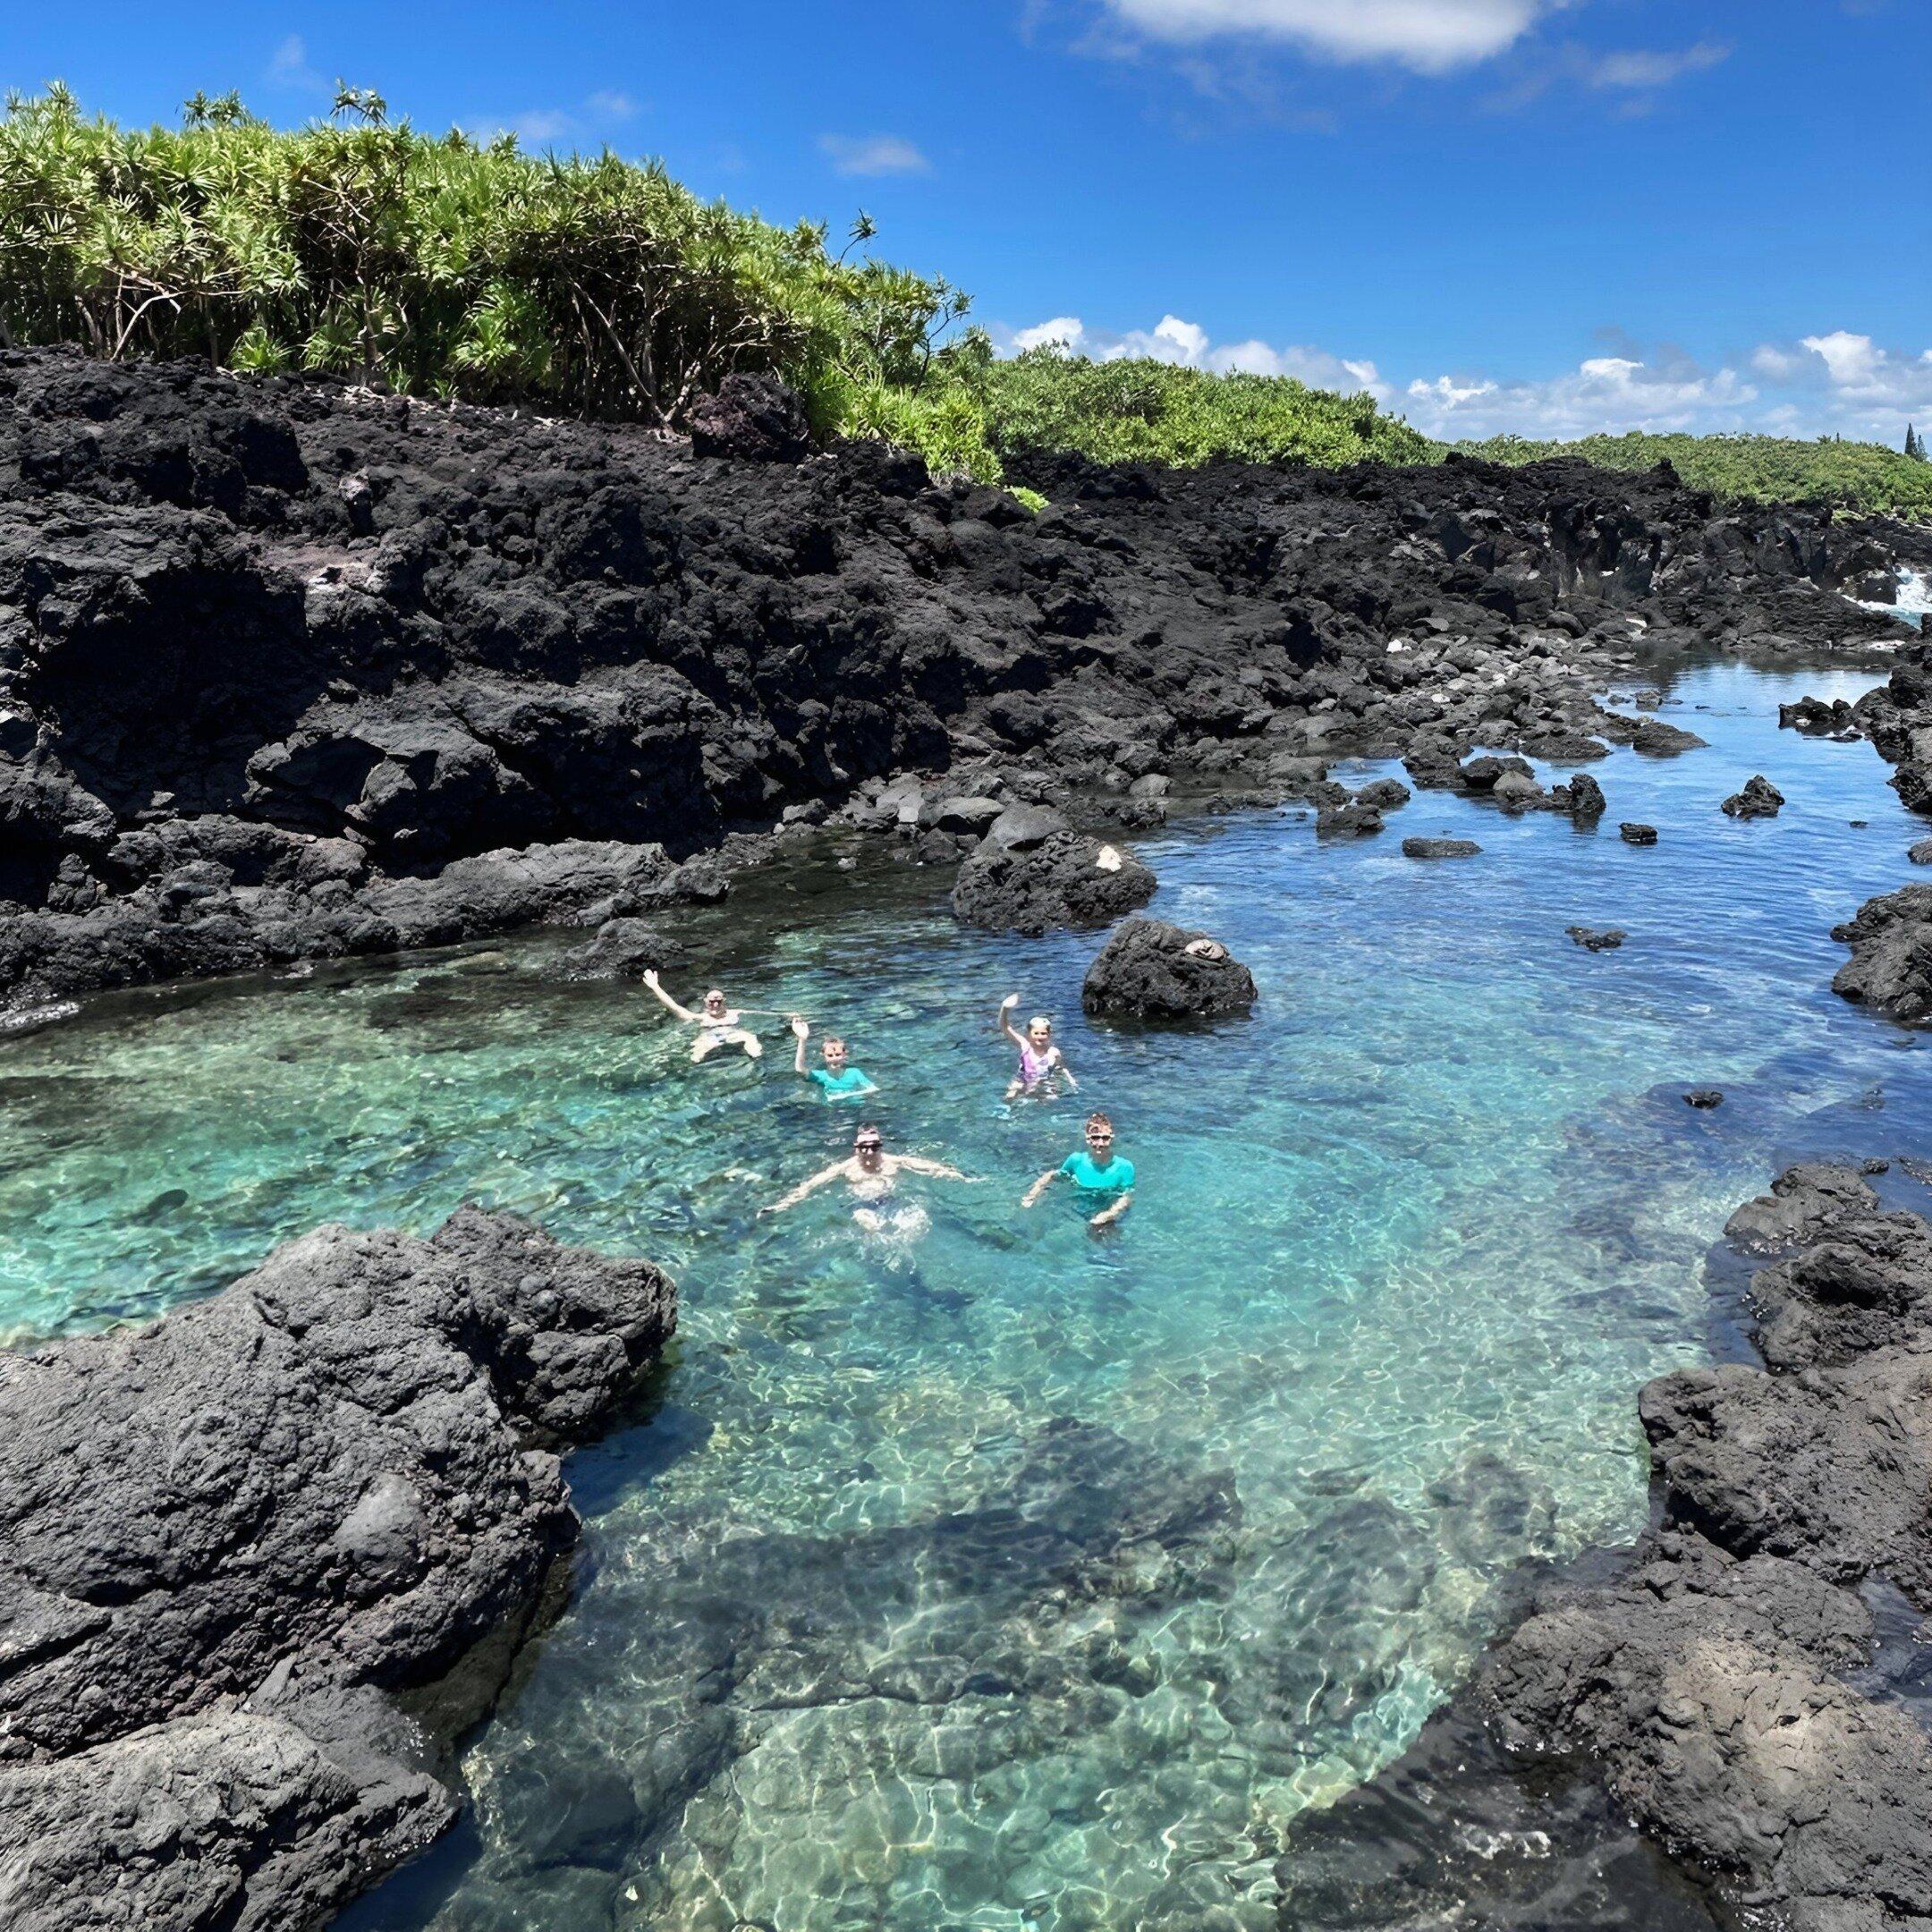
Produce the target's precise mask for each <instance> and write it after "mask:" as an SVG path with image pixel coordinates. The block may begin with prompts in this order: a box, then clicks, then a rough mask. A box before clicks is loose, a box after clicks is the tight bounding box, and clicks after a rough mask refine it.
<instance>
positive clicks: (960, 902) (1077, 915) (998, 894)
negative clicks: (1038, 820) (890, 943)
mask: <svg viewBox="0 0 1932 1932" xmlns="http://www.w3.org/2000/svg"><path fill="white" fill-rule="evenodd" d="M998 831H999V826H997V825H995V826H994V828H993V831H992V832H991V833H988V834H987V837H986V838H985V840H983V841H982V842H981V843H980V844H979V847H978V848H977V849H976V850H975V851H974V852H972V853H971V854H970V856H969V857H968V858H967V860H966V861H965V863H964V864H962V866H961V867H960V869H959V877H958V879H957V880H956V881H955V882H954V884H953V916H954V918H956V919H959V920H960V922H961V923H962V925H966V926H983V927H987V928H989V929H991V930H993V931H995V932H1021V933H1030V934H1034V935H1038V934H1040V933H1044V932H1047V931H1050V930H1051V929H1052V928H1054V927H1056V926H1105V925H1106V924H1108V923H1109V922H1110V921H1112V920H1114V919H1118V918H1119V917H1120V916H1121V914H1122V913H1123V912H1131V911H1135V910H1136V909H1137V908H1138V907H1140V906H1144V905H1145V904H1146V903H1147V902H1148V900H1149V899H1151V898H1152V897H1153V896H1154V888H1155V885H1157V880H1156V879H1155V877H1154V875H1153V873H1151V872H1150V871H1149V870H1148V869H1147V867H1145V866H1144V865H1142V864H1141V863H1140V860H1138V859H1134V858H1131V857H1130V856H1129V855H1128V854H1127V853H1126V852H1122V851H1121V849H1120V848H1119V847H1118V846H1116V845H1104V844H1102V843H1100V841H1099V840H1097V839H1093V838H1089V837H1087V836H1086V835H1084V834H1082V833H1079V832H1070V831H1055V832H1051V833H1048V834H1047V835H1046V836H1045V837H1044V838H1043V839H1041V840H1040V841H1039V843H1028V844H1027V845H1026V846H1025V847H1023V848H1020V849H1015V848H1013V847H1011V846H1006V845H1003V844H1001V843H1000V842H999V840H998V837H997V836H996V835H997V833H998Z"/></svg>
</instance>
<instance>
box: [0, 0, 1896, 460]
mask: <svg viewBox="0 0 1932 1932" xmlns="http://www.w3.org/2000/svg"><path fill="white" fill-rule="evenodd" d="M1928 72H1932V0H1676V4H1665V0H928V4H837V0H819V4H806V0H714V4H710V5H708V6H701V5H692V4H688V0H687V4H678V5H665V4H645V0H633V4H616V5H608V4H606V5H601V6H589V5H582V4H547V5H543V6H530V5H528V4H525V5H519V6H511V5H506V4H496V0H471V4H467V5H462V6H457V5H449V4H433V0H424V4H415V5H411V6H408V7H397V6H395V5H394V4H381V5H374V4H363V0H334V4H329V5H326V6H320V5H318V6H313V7H304V6H301V5H292V6H281V5H256V6H247V7H242V6H215V5H207V4H192V0H170V4H167V5H165V6H163V7H156V6H154V5H153V4H151V0H150V4H143V5H140V6H134V5H123V4H118V0H108V4H97V5H95V6H93V7H90V8H87V9H84V10H81V9H67V8H62V9H55V8H32V9H29V8H25V7H14V8H12V9H9V10H7V15H6V18H5V19H4V21H0V78H4V80H5V81H6V82H7V83H8V84H10V85H12V86H14V87H18V88H22V89H32V88H35V87H38V85H40V84H41V83H43V82H45V81H46V80H50V79H53V78H55V77H59V78H61V79H64V80H67V81H68V82H69V83H70V84H71V85H72V87H73V88H74V89H76V90H77V91H78V92H79V93H80V97H81V99H82V101H83V103H84V104H85V105H87V106H89V107H91V108H97V109H99V110H102V111H105V112H107V113H110V114H115V115H118V116H121V117H123V118H130V119H138V120H149V119H155V118H162V117H167V116H171V115H172V114H174V112H175V110H176V109H177V108H178V106H179V104H180V102H181V101H182V99H183V98H184V97H186V96H187V95H189V94H191V93H192V92H193V91H194V90H195V89H198V88H202V89H208V91H210V92H215V91H218V90H220V89H225V88H229V87H234V88H237V89H240V90H241V92H242V96H243V97H244V98H245V99H246V100H247V101H248V103H249V104H250V106H252V107H254V108H255V110H256V111H257V112H258V113H261V114H267V115H268V116H269V117H270V118H271V119H273V120H275V121H278V122H296V121H300V120H302V119H304V118H306V117H307V116H309V114H314V113H316V112H318V111H320V110H321V109H323V108H324V107H326V99H327V94H328V90H329V88H330V84H331V83H332V82H333V80H335V77H336V76H338V75H340V76H342V77H343V78H345V79H347V80H350V81H352V82H353V83H355V84H357V85H360V86H371V87H375V88H377V89H379V90H380V91H382V92H383V93H385V94H386V96H387V97H389V99H390V102H391V104H392V106H393V107H394V109H395V110H396V111H399V112H407V113H409V114H411V115H412V116H413V117H414V118H415V119H416V120H417V122H418V123H423V124H427V125H431V126H441V125H444V124H446V123H452V122H455V123H462V125H464V126H467V127H470V128H475V129H479V130H482V129H494V128H499V127H511V128H513V129H516V130H517V131H519V132H520V134H521V136H522V138H523V139H524V140H526V141H527V142H529V143H531V144H534V145H539V146H541V145H557V146H562V147H570V146H580V145H581V146H591V147H595V146H597V145H600V144H602V143H604V142H606V141H607V142H609V143H610V144H611V145H613V146H614V147H615V148H618V149H619V150H620V151H622V152H624V153H626V154H636V155H642V154H656V155H660V156H662V157H664V158H665V160H666V161H667V162H668V164H669V165H670V166H671V167H672V169H673V171H674V173H676V174H679V175H681V176H682V178H683V179H685V180H686V181H688V182H691V185H692V186H694V187H695V188H697V189H699V190H700V191H703V192H706V193H710V194H721V195H724V196H726V197H727V198H729V199H732V200H733V201H734V202H738V203H741V204H743V205H748V206H752V207H756V208H758V209H759V210H761V211H762V212H763V213H765V214H766V215H767V216H771V217H772V218H774V219H776V220H781V221H790V220H792V219H794V218H796V217H797V216H801V215H809V216H823V217H825V218H827V219H829V220H831V221H832V222H833V223H834V224H835V225H843V222H844V221H845V220H847V219H849V218H850V216H851V214H852V211H853V210H854V209H856V208H860V207H863V208H866V209H868V210H869V212H870V213H871V214H872V215H873V216H875V217H876V218H877V221H878V223H879V225H880V230H881V233H880V240H879V242H878V243H877V247H878V249H879V250H881V251H882V252H883V253H885V254H886V255H887V256H888V257H890V258H895V259H899V260H902V261H905V262H908V263H910V264H911V265H912V266H914V267H919V268H922V269H926V270H929V271H936V272H940V273H944V274H945V275H948V276H949V277H951V278H952V280H953V281H954V282H955V283H957V284H960V285H962V286H963V287H965V288H967V289H969V290H970V291H971V292H972V294H973V296H974V316H975V318H977V319H978V320H979V321H980V322H982V323H984V324H985V325H986V326H987V327H988V328H989V329H990V330H991V331H992V333H993V335H994V337H995V340H996V342H998V343H1001V344H1002V345H1003V346H1007V345H1011V344H1013V343H1016V342H1025V341H1029V340H1034V339H1039V338H1040V336H1041V334H1042V332H1043V331H1044V333H1045V334H1046V335H1053V336H1057V337H1059V338H1062V339H1067V340H1071V341H1072V342H1073V343H1075V344H1076V345H1077V346H1080V347H1081V348H1084V349H1085V350H1087V351H1088V352H1090V353H1095V354H1108V353H1120V352H1147V353H1155V354H1161V355H1165V356H1167V357H1169V358H1171V359H1174V360H1194V361H1200V362H1204V363H1207V364H1208V365H1210V366H1214V367H1242V368H1255V369H1285V370H1288V371H1289V372H1291V373H1295V374H1300V375H1303V376H1305V377H1309V379H1312V380H1318V381H1322V382H1324V383H1327V384H1331V385H1337V386H1344V387H1368V388H1371V389H1373V390H1374V391H1375V393H1376V394H1378V395H1381V396H1383V397H1384V398H1385V400H1386V401H1387V402H1389V403H1390V404H1391V406H1393V407H1394V408H1397V409H1399V410H1401V411H1403V412H1404V413H1405V414H1407V415H1408V416H1409V418H1410V419H1411V420H1412V421H1415V422H1417V423H1419V425H1421V426H1422V427H1424V428H1428V429H1430V430H1432V431H1435V432H1437V433H1442V434H1447V435H1486V434H1488V433H1491V432H1493V431H1495V430H1498V429H1504V428H1515V429H1520V430H1521V431H1522V432H1524V433H1526V434H1565V435H1567V434H1575V433H1580V432H1583V431H1586V430H1593V429H1602V428H1607V429H1620V428H1699V429H1703V428H1775V429H1786V430H1791V431H1793V432H1795V433H1799V434H1807V435H1809V434H1818V433H1822V432H1825V431H1842V432H1843V433H1846V434H1854V435H1874V436H1881V437H1883V438H1884V439H1885V440H1887V441H1891V442H1897V441H1898V440H1900V438H1901V437H1902V435H1903V430H1904V425H1905V422H1906V421H1907V419H1913V420H1916V421H1917V422H1919V425H1920V426H1921V427H1926V426H1928V424H1932V301H1928V295H1932V162H1928V152H1932V148H1928V140H1927V133H1926V128H1927V124H1928V123H1927V114H1928V108H1927V90H1926V77H1927V75H1928Z"/></svg>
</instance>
